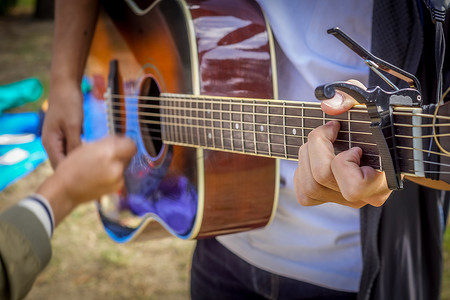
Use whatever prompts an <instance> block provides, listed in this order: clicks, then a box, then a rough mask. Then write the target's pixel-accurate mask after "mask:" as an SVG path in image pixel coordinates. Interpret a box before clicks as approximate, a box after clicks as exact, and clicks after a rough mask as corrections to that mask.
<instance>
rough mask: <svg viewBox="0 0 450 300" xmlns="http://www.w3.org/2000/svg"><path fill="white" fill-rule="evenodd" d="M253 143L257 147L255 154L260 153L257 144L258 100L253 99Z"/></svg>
mask: <svg viewBox="0 0 450 300" xmlns="http://www.w3.org/2000/svg"><path fill="white" fill-rule="evenodd" d="M253 144H254V147H255V154H258V147H257V146H256V101H255V100H253Z"/></svg>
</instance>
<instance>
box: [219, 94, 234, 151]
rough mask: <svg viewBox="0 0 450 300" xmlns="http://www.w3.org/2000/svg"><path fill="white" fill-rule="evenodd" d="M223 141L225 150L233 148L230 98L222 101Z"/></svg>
mask: <svg viewBox="0 0 450 300" xmlns="http://www.w3.org/2000/svg"><path fill="white" fill-rule="evenodd" d="M222 126H223V143H224V149H225V150H234V148H233V142H232V137H233V136H232V128H231V112H230V100H225V99H224V101H223V102H222Z"/></svg>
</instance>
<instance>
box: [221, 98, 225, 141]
mask: <svg viewBox="0 0 450 300" xmlns="http://www.w3.org/2000/svg"><path fill="white" fill-rule="evenodd" d="M223 136H224V132H223V102H222V99H220V139H221V142H222V149H225V143H224V142H223Z"/></svg>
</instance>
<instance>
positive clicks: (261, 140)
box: [255, 104, 269, 154]
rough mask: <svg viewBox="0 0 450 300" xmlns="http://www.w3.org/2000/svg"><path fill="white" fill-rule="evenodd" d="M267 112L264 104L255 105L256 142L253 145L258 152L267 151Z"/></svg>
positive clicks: (265, 152) (264, 152)
mask: <svg viewBox="0 0 450 300" xmlns="http://www.w3.org/2000/svg"><path fill="white" fill-rule="evenodd" d="M267 122H268V121H267V112H266V107H265V104H262V105H258V104H256V105H255V132H256V142H255V147H256V148H257V152H258V153H260V154H267V153H268V152H269V149H268V145H267V139H268V134H267V133H266V130H267V129H266V126H267Z"/></svg>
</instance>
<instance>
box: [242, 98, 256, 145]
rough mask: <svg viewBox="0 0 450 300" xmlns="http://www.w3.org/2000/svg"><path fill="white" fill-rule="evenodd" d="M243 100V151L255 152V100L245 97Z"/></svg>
mask: <svg viewBox="0 0 450 300" xmlns="http://www.w3.org/2000/svg"><path fill="white" fill-rule="evenodd" d="M242 101H243V102H242V110H243V113H242V131H243V132H242V133H243V135H242V138H243V149H244V150H243V151H244V152H247V153H255V149H256V146H255V141H254V136H255V134H254V132H255V126H254V102H253V100H245V99H242Z"/></svg>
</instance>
